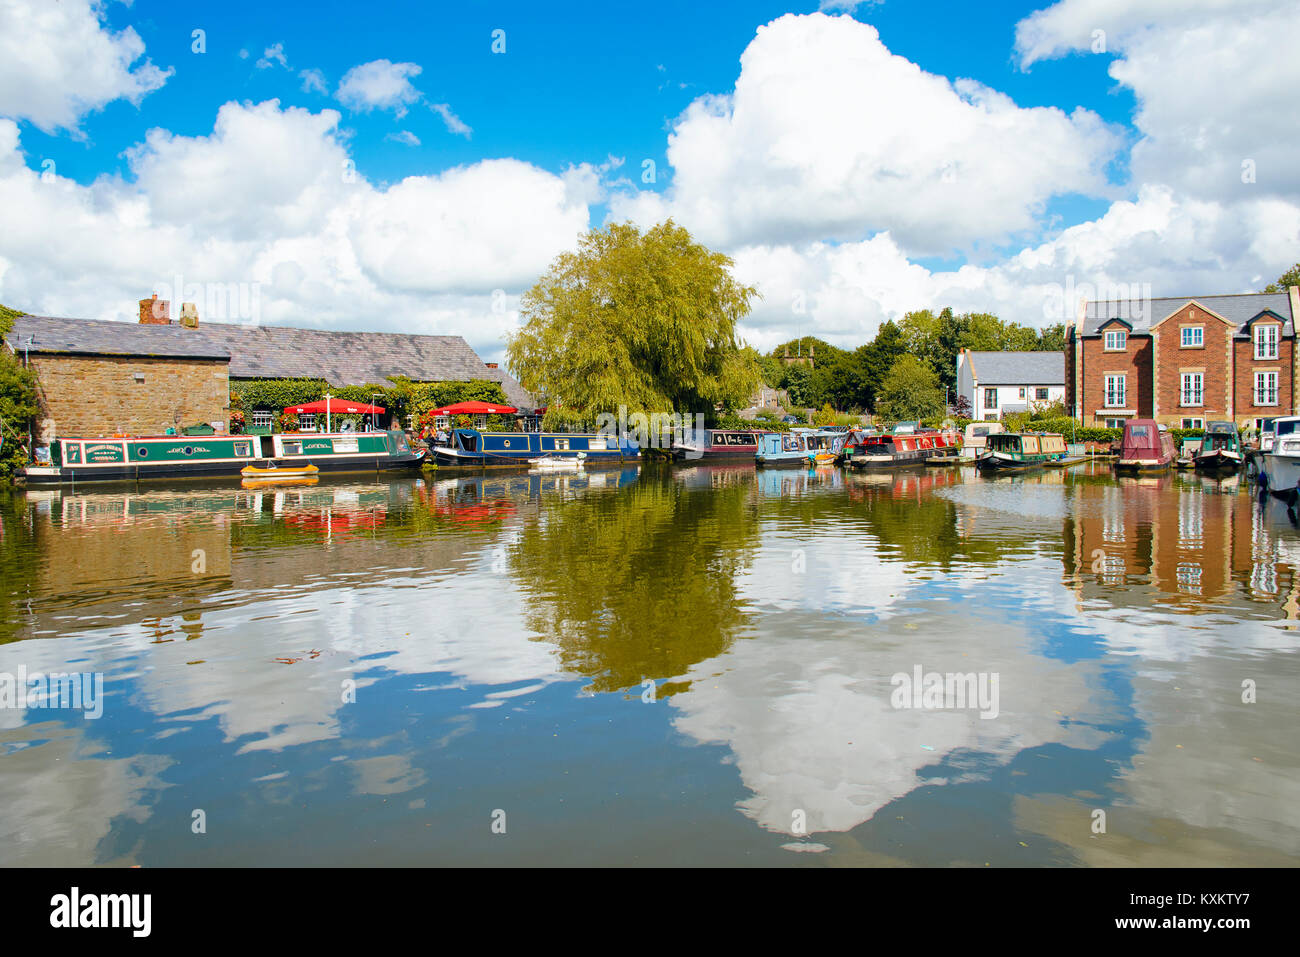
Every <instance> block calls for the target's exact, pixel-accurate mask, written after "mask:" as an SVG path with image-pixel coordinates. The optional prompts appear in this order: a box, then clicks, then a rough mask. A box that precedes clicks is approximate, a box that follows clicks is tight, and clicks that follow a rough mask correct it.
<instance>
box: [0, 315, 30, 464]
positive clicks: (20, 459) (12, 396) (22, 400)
mask: <svg viewBox="0 0 1300 957" xmlns="http://www.w3.org/2000/svg"><path fill="white" fill-rule="evenodd" d="M21 315H22V313H21V312H19V311H17V310H15V309H10V308H8V307H7V306H0V340H2V339H3V338H4V337H5V336H6V335H8V334H9V331H10V330H11V329H12V328H13V325H14V320H15V319H16V318H18V317H19V316H21ZM39 412H40V403H39V402H38V401H37V395H36V376H35V374H34V373H33V372H32V371H31V370H30V369H26V368H24V367H23V365H22V363H21V362H19V361H18V358H17V356H15V355H14V353H12V352H10V351H9V349H8V347H6V346H3V345H0V436H3V437H4V441H3V448H0V478H8V477H9V476H11V475H12V474H13V473H14V472H15V471H16V470H18V469H20V468H22V467H23V465H25V464H26V463H27V461H28V459H29V458H30V455H31V452H30V450H29V449H28V447H27V429H28V425H29V423H30V422H31V420H32V419H34V418H35V417H36V416H37V415H38V414H39Z"/></svg>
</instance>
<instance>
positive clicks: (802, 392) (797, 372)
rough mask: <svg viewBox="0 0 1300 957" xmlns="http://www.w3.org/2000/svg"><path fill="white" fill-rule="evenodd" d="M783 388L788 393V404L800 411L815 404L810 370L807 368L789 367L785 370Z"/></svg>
mask: <svg viewBox="0 0 1300 957" xmlns="http://www.w3.org/2000/svg"><path fill="white" fill-rule="evenodd" d="M785 388H786V390H787V391H788V392H789V393H790V402H791V403H792V404H793V405H796V406H798V407H799V408H801V409H806V408H808V407H810V406H812V405H814V404H815V397H814V395H813V381H812V370H810V369H809V368H808V367H807V366H790V367H789V368H787V369H786V370H785Z"/></svg>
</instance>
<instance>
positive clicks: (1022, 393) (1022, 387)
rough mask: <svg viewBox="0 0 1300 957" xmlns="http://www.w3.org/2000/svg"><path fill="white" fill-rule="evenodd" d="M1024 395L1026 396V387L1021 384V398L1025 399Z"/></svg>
mask: <svg viewBox="0 0 1300 957" xmlns="http://www.w3.org/2000/svg"><path fill="white" fill-rule="evenodd" d="M1024 397H1025V387H1024V386H1021V387H1020V398H1022V399H1023V398H1024Z"/></svg>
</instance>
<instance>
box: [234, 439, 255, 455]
mask: <svg viewBox="0 0 1300 957" xmlns="http://www.w3.org/2000/svg"><path fill="white" fill-rule="evenodd" d="M252 451H253V443H252V442H236V443H235V455H237V456H238V457H239V458H247V457H248V456H249V455H250V454H251V453H252Z"/></svg>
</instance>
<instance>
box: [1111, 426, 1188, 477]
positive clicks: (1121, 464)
mask: <svg viewBox="0 0 1300 957" xmlns="http://www.w3.org/2000/svg"><path fill="white" fill-rule="evenodd" d="M1177 457H1178V452H1177V450H1176V449H1175V448H1174V437H1173V436H1172V435H1170V434H1169V432H1168V431H1167V430H1166V429H1165V427H1164V426H1163V425H1158V424H1157V423H1156V420H1155V419H1130V420H1129V421H1128V422H1126V423H1124V440H1123V442H1122V443H1121V445H1120V450H1119V459H1118V460H1117V461H1116V462H1115V471H1116V472H1122V473H1126V474H1130V475H1132V474H1135V473H1151V472H1163V471H1165V470H1167V469H1168V468H1169V467H1170V466H1171V465H1173V462H1174V459H1175V458H1177Z"/></svg>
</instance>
